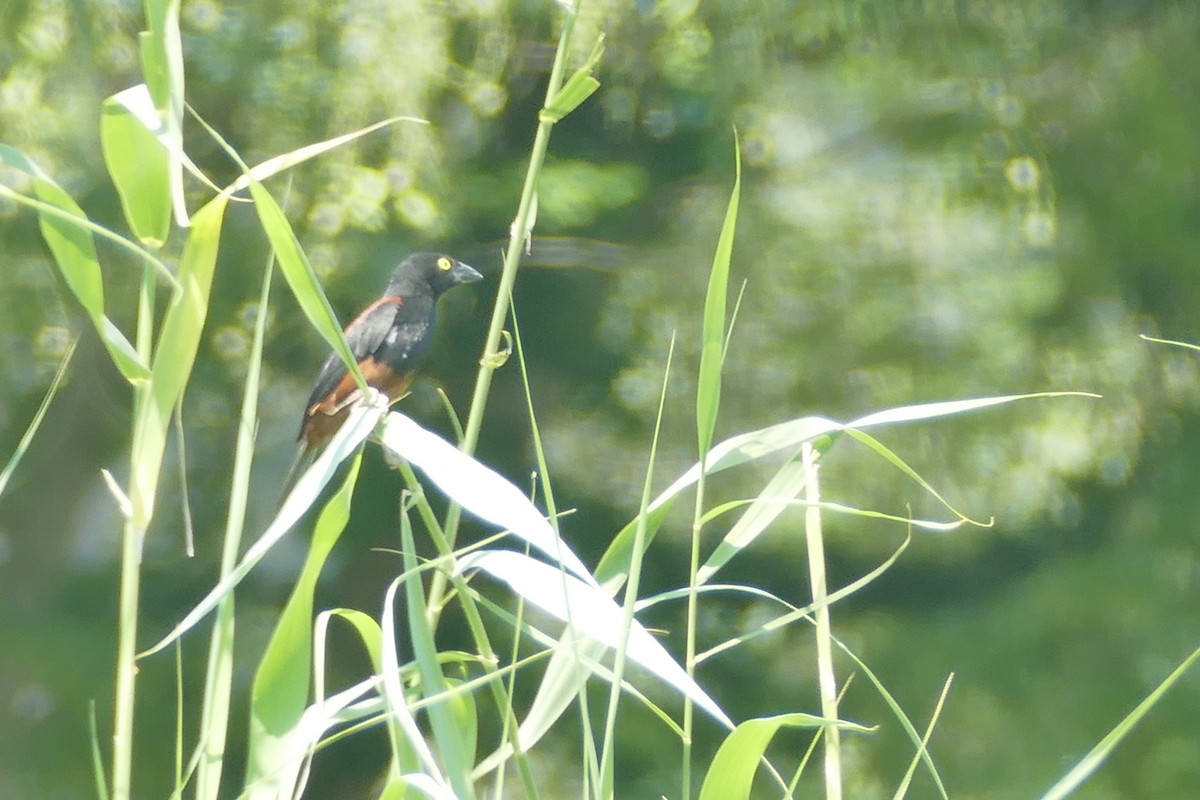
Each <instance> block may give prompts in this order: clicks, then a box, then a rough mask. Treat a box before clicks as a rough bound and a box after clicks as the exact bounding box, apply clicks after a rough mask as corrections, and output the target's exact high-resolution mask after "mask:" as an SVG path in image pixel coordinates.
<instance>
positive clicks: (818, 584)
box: [800, 442, 842, 800]
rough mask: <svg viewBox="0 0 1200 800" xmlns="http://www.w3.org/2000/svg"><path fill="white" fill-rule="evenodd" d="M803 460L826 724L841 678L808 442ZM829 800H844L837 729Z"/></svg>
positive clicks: (828, 766) (829, 748)
mask: <svg viewBox="0 0 1200 800" xmlns="http://www.w3.org/2000/svg"><path fill="white" fill-rule="evenodd" d="M800 457H801V459H802V460H803V463H804V470H805V473H806V475H805V480H804V490H805V492H804V493H805V498H804V499H805V500H806V501H807V502H808V503H809V506H808V510H807V511H806V512H805V515H804V538H805V543H806V544H807V547H808V579H809V583H810V584H812V597H813V605H815V606H816V612H815V617H816V621H817V625H816V632H817V682H818V685H819V687H820V692H821V716H823V717H825V719H826V720H830V721H832V720H836V719H837V718H838V691H837V677H836V676H835V675H834V672H833V630H832V627H831V625H830V622H829V602H828V591H827V589H826V585H825V542H824V539H823V538H822V536H821V509H820V507H819V506H818V503H819V502H820V500H821V496H820V485H819V483H818V480H817V472H818V466H817V459H818V458H820V453H818V452H817V450H816V449H815V448H813V446H812V445H811V444H810V443H808V442H805V443H804V447H803V449H802V450H801V453H800ZM825 797H826V800H841V797H842V760H841V731H840V730H839V729H838V727H837V725H834V724H831V723H829V722H827V723H826V727H825Z"/></svg>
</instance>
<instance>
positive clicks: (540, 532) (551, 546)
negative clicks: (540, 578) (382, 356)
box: [380, 411, 595, 586]
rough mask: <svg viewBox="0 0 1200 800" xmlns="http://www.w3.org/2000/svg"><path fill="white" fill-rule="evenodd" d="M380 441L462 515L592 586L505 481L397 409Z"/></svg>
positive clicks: (573, 557)
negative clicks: (491, 527) (525, 546)
mask: <svg viewBox="0 0 1200 800" xmlns="http://www.w3.org/2000/svg"><path fill="white" fill-rule="evenodd" d="M380 439H381V440H382V442H383V445H384V447H386V448H388V449H389V450H391V451H392V452H393V453H395V454H396V455H397V456H400V457H401V458H403V459H405V460H407V461H409V462H410V463H412V465H413V466H415V467H417V468H418V469H419V470H421V471H422V472H423V473H425V475H426V476H427V477H428V478H429V480H431V481H433V483H434V484H435V485H436V486H437V487H438V488H439V489H441V490H442V491H443V492H445V493H446V495H447V496H448V497H449V498H450V499H451V500H453V501H454V502H456V503H458V504H459V505H461V506H462V507H463V508H465V509H466V510H467V511H469V512H471V513H472V514H474V515H475V516H477V517H479V518H480V519H483V520H486V521H488V522H491V523H494V524H496V525H498V526H500V527H501V528H505V529H507V530H509V531H511V532H512V533H513V534H514V535H515V536H517V537H519V538H521V539H523V540H525V541H526V542H528V543H529V544H530V545H532V546H533V547H536V548H537V549H538V550H540V551H542V552H543V553H545V554H546V555H547V556H549V557H550V558H552V559H554V561H555V563H559V564H562V566H563V568H565V569H566V570H567V571H569V572H570V573H571V574H572V575H574V576H575V577H577V578H579V579H580V580H582V581H584V582H585V583H589V584H591V585H593V586H594V585H595V580H594V579H593V578H592V576H591V573H589V572H588V569H587V567H586V566H585V565H584V563H583V561H581V560H580V558H579V556H577V555H575V553H574V551H573V550H571V548H570V546H568V545H567V543H566V542H564V541H563V540H562V539H560V538H559V537H557V536H555V534H554V528H553V527H551V525H550V523H549V522H548V521H547V520H546V518H545V517H544V516H542V512H540V511H538V509H537V506H535V505H533V503H531V502H530V501H529V499H528V498H527V497H526V496H525V494H524V493H523V492H522V491H521V490H520V489H518V488H517V487H516V486H515V485H514V484H512V483H510V482H509V481H508V480H507V479H506V478H504V477H502V476H500V475H499V474H498V473H496V472H493V471H492V470H491V469H489V468H487V467H485V466H484V465H483V464H481V463H479V462H478V461H476V460H475V459H473V458H471V457H470V456H468V455H466V454H465V453H463V452H462V451H461V450H459V449H458V448H457V447H454V446H453V445H452V444H450V443H449V442H447V441H445V440H444V439H442V438H441V437H440V436H437V435H436V434H433V433H431V432H429V431H427V430H425V429H424V428H422V427H421V426H420V425H418V424H417V423H415V422H413V421H412V420H411V419H409V418H408V417H406V416H404V415H403V414H401V413H399V412H397V411H393V412H391V413H390V414H388V415H387V417H386V418H385V419H384V421H383V426H382V430H381V432H380Z"/></svg>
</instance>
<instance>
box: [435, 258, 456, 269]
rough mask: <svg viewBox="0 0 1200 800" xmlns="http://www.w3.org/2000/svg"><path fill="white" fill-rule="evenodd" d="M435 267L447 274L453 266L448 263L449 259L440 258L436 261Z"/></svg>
mask: <svg viewBox="0 0 1200 800" xmlns="http://www.w3.org/2000/svg"><path fill="white" fill-rule="evenodd" d="M437 265H438V269H440V270H441V271H442V272H449V271H450V268H451V267H452V266H454V265H453V264H451V263H450V259H448V258H446V257H445V256H442V257H441V258H439V259H438V260H437Z"/></svg>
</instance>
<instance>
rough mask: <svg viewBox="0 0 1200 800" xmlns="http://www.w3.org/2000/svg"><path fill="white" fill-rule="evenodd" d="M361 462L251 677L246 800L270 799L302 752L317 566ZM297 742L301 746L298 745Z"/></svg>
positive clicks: (325, 513) (327, 516) (353, 466)
mask: <svg viewBox="0 0 1200 800" xmlns="http://www.w3.org/2000/svg"><path fill="white" fill-rule="evenodd" d="M361 464H362V454H361V451H360V453H359V455H358V456H357V457H355V458H354V460H353V461H352V462H351V463H350V470H349V472H348V473H347V474H346V479H345V480H344V481H343V482H342V485H341V487H339V489H338V491H337V492H336V493H335V494H334V495H333V497H331V498H330V499H329V502H328V503H326V504H325V508H324V509H322V511H321V515H320V517H318V519H317V525H316V528H315V529H314V531H313V538H312V543H311V545H310V546H309V551H308V556H307V558H306V559H305V561H304V567H303V569H302V570H301V571H300V577H299V578H298V579H297V580H296V585H295V587H294V588H293V589H292V595H291V597H289V598H288V602H287V605H285V606H284V609H283V613H282V614H280V616H279V622H278V623H277V624H276V626H275V631H274V632H273V633H272V634H271V639H270V641H269V642H268V643H267V649H266V651H265V652H264V653H263V657H262V660H261V661H260V662H259V666H258V672H257V673H256V674H255V676H254V685H253V688H252V690H251V696H250V746H249V753H248V764H247V777H246V780H247V783H248V784H253V785H254V787H255V788H254V791H253V792H252V794H251V796H263V797H266V796H270V794H271V791H270V788H269V787H270V786H271V784H272V782H273V780H274V776H275V775H276V774H277V773H283V774H286V773H287V770H286V769H285V767H286V766H287V764H288V763H290V762H292V761H300V760H301V759H302V758H303V755H304V750H303V749H301V750H300V751H299V752H297V751H296V745H297V741H296V739H297V736H296V732H297V730H298V729H299V725H300V722H301V718H302V717H303V715H304V710H305V708H306V707H307V705H308V691H309V681H310V679H311V675H312V673H311V651H312V627H313V625H312V616H313V603H314V594H315V592H316V588H317V579H318V578H319V577H320V575H321V568H322V567H323V566H324V565H325V561H326V559H327V558H328V557H329V554H330V552H332V550H333V547H334V545H335V544H336V543H337V540H338V538H339V537H340V536H341V534H342V531H343V530H345V528H346V523H347V521H349V519H350V505H351V500H352V498H353V496H354V486H355V483H356V482H357V480H358V470H359V467H360V465H361ZM299 744H301V745H303V742H299Z"/></svg>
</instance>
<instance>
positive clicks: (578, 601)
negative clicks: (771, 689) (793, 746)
mask: <svg viewBox="0 0 1200 800" xmlns="http://www.w3.org/2000/svg"><path fill="white" fill-rule="evenodd" d="M474 569H482V570H484V571H485V572H487V573H489V574H490V575H492V577H494V578H497V579H499V580H501V581H503V582H504V583H506V584H508V586H509V587H510V588H511V589H512V590H513V591H514V592H516V593H517V594H518V595H520V596H521V597H523V598H525V600H527V601H528V602H530V603H532V604H533V605H535V606H537V607H538V608H540V609H541V610H542V611H545V612H546V613H548V614H551V615H553V616H554V617H556V618H557V619H560V620H562V621H563V622H567V623H569V624H570V625H572V626H574V628H575V630H577V631H578V632H579V633H580V634H582V635H583V636H585V637H587V638H588V639H591V640H592V641H595V642H598V643H600V644H603V645H604V646H605V647H608V648H611V649H614V650H615V649H616V648H617V646H618V645H619V643H620V640H621V637H622V635H623V633H624V629H625V617H624V613H623V611H622V609H621V607H620V606H619V605H617V604H616V602H614V601H613V599H612V598H611V597H609V596H608V595H607V594H606V593H605V592H604V591H603V590H601V589H599V588H597V587H595V586H592V585H590V584H587V583H584V582H583V581H581V580H579V579H578V578H575V577H574V576H572V575H570V574H569V573H566V572H563V571H561V570H560V569H558V568H557V567H553V566H550V565H549V564H546V563H544V562H541V561H538V560H536V559H533V558H530V557H529V556H527V555H525V554H523V553H516V552H513V551H510V550H477V551H475V552H473V553H469V554H467V555H466V556H464V557H463V558H462V559H460V560H459V562H458V567H457V571H458V572H460V573H465V572H468V571H470V570H474ZM627 648H628V649H627V651H626V652H627V654H628V656H629V658H630V660H632V661H634V662H636V663H637V664H639V665H640V666H642V667H644V668H645V669H647V670H649V671H650V672H651V673H653V674H654V675H656V676H657V677H658V678H660V679H661V680H662V681H664V682H665V683H666V684H667V685H669V686H671V687H673V688H674V689H675V690H676V691H678V692H679V693H680V694H682V695H685V696H687V697H689V698H691V700H692V702H694V703H695V704H696V705H697V706H699V707H700V708H702V709H704V711H705V712H707V713H708V714H709V715H710V716H712V718H713V719H715V720H717V721H718V722H720V723H721V724H722V725H725V726H726V727H730V728H731V727H733V722H732V721H731V720H730V719H729V717H728V716H726V715H725V712H724V711H722V710H721V707H720V706H718V705H717V704H716V702H715V701H714V700H713V699H712V698H711V697H709V696H708V694H707V693H706V692H705V691H704V690H703V689H702V688H701V687H700V685H699V684H698V683H696V681H695V680H693V679H692V678H691V677H690V676H688V674H687V672H685V671H684V669H683V667H681V666H679V664H678V662H676V661H675V659H674V658H673V657H672V656H671V654H670V653H669V652H667V649H666V648H665V647H663V646H662V644H660V643H659V641H658V640H657V639H655V638H654V637H653V636H651V635H650V632H649V631H648V630H646V628H645V627H644V626H643V625H642V624H641V623H640V622H637V621H636V620H635V621H634V622H633V626H632V628H630V630H629V641H628V645H627Z"/></svg>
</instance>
